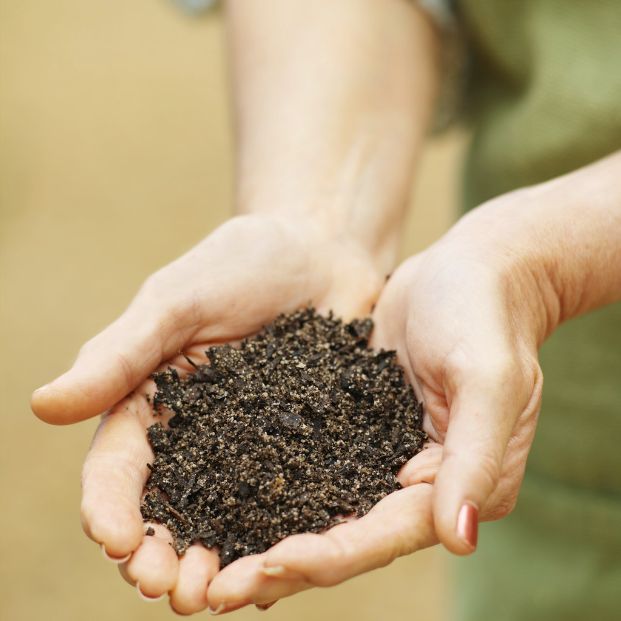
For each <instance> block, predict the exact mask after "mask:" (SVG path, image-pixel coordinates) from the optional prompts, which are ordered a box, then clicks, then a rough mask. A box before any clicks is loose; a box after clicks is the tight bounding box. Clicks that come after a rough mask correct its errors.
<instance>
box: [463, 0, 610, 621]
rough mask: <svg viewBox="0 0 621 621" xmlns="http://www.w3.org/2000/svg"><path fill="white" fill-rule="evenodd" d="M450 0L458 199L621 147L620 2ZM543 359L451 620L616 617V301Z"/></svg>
mask: <svg viewBox="0 0 621 621" xmlns="http://www.w3.org/2000/svg"><path fill="white" fill-rule="evenodd" d="M458 4H459V8H460V17H461V20H462V23H463V25H464V28H465V31H466V33H467V35H468V38H469V41H470V47H471V50H472V52H473V62H472V71H473V76H472V81H471V85H470V89H469V93H468V100H467V102H468V113H469V116H470V118H471V119H472V121H473V123H474V128H475V137H474V141H473V145H472V148H471V151H470V154H469V158H468V162H467V165H466V175H465V204H466V206H467V207H468V208H470V207H473V206H475V205H477V204H479V203H481V202H483V201H484V200H486V199H488V198H491V197H493V196H496V195H498V194H502V193H504V192H507V191H509V190H512V189H515V188H518V187H522V186H525V185H531V184H535V183H539V182H542V181H545V180H547V179H550V178H552V177H556V176H558V175H561V174H563V173H566V172H569V171H571V170H575V169H576V168H579V167H581V166H584V165H585V164H588V163H590V162H593V161H595V160H597V159H599V158H602V157H604V156H605V155H607V154H609V153H612V152H614V151H617V150H619V149H621V0H461V2H459V3H458ZM619 183H621V179H620V180H619ZM619 208H620V209H621V205H620V206H619ZM619 243H621V231H619ZM617 269H619V266H617ZM541 360H542V366H543V371H544V393H543V405H542V410H541V417H540V422H539V426H538V431H537V435H536V439H535V443H534V445H533V449H532V452H531V456H530V458H529V464H528V468H527V476H526V479H525V482H524V485H523V489H522V493H521V495H520V500H519V502H518V507H517V509H516V511H515V512H514V514H513V515H511V516H510V517H509V518H507V519H505V520H503V521H501V522H498V523H495V524H491V525H484V526H483V527H482V531H481V545H480V549H479V551H478V552H477V554H476V555H475V556H474V557H473V558H472V559H467V560H463V561H461V562H460V567H461V572H460V580H459V585H460V587H459V592H460V599H459V605H458V612H457V617H458V618H460V619H469V620H470V619H471V620H475V619H476V620H477V621H486V620H487V619H490V620H493V621H499V620H505V619H506V620H518V619H519V620H525V621H538V620H542V621H543V620H544V619H545V621H555V620H557V619H558V620H561V619H562V620H563V621H571V620H573V619H575V620H580V621H583V620H586V619H597V621H607V620H608V619H610V620H612V619H615V620H618V619H621V304H615V305H612V306H609V307H606V308H604V309H601V310H599V311H597V312H595V313H592V314H590V315H588V316H585V317H582V318H579V319H576V320H573V321H571V322H569V323H568V324H566V325H564V326H561V328H560V329H559V330H558V331H557V332H556V333H555V334H554V335H553V336H552V338H551V339H550V340H549V341H548V342H547V343H546V344H545V345H544V347H543V349H542V352H541Z"/></svg>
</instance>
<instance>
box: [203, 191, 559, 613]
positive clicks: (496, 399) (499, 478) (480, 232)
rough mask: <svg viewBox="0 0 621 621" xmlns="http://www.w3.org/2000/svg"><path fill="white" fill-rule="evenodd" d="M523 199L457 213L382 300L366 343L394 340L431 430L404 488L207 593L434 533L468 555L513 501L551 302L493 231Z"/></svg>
mask: <svg viewBox="0 0 621 621" xmlns="http://www.w3.org/2000/svg"><path fill="white" fill-rule="evenodd" d="M525 200H529V199H527V198H526V197H525V195H524V193H514V194H511V195H507V196H505V197H503V198H502V199H498V200H497V201H495V202H494V203H490V204H488V205H486V206H484V207H482V208H480V209H479V210H477V211H476V212H475V213H473V214H472V215H471V216H468V217H467V218H464V219H463V221H462V222H461V223H460V224H458V225H457V226H456V227H454V229H453V230H452V231H451V232H449V233H448V234H447V235H446V236H445V237H444V238H443V239H442V240H441V241H440V242H438V243H437V244H435V245H434V246H432V247H430V248H429V249H427V250H426V251H425V252H423V253H421V254H419V255H416V256H414V257H412V258H411V259H409V260H408V261H406V262H405V263H404V264H403V265H402V266H401V267H400V268H399V269H398V270H397V271H396V272H395V273H394V274H393V276H392V277H391V278H390V280H389V281H388V283H387V285H386V286H385V288H384V290H383V292H382V294H381V296H380V298H379V301H378V303H377V306H376V309H375V311H374V320H375V331H374V334H373V337H372V343H371V344H372V345H373V346H374V347H384V348H386V349H395V350H397V353H398V358H399V360H400V362H401V364H402V365H403V366H404V367H405V369H406V372H407V374H408V376H409V379H410V381H411V382H412V383H413V385H414V386H415V389H416V392H417V394H418V396H419V397H422V399H423V401H424V404H425V418H424V424H425V429H426V431H427V432H428V433H429V435H430V437H431V439H432V442H430V444H429V446H428V447H427V448H426V450H424V451H423V452H422V453H420V454H419V455H417V456H415V457H414V458H413V459H411V460H410V461H409V462H408V463H407V464H406V465H405V466H404V467H403V468H402V470H401V472H400V473H399V476H398V478H399V481H400V482H401V484H402V485H403V486H404V489H402V490H399V491H398V492H395V493H393V494H390V495H389V496H387V497H386V498H385V499H383V500H382V501H381V502H380V503H378V504H377V505H376V506H375V507H374V508H373V509H372V511H370V512H369V513H368V514H367V515H366V516H364V517H363V518H361V519H359V520H353V521H350V522H348V523H346V524H341V525H339V526H336V527H334V528H332V529H330V530H328V531H327V532H326V533H324V534H321V535H317V534H302V535H295V536H292V537H288V538H287V539H285V540H283V541H282V542H280V543H278V544H277V545H275V546H274V547H273V548H271V549H270V550H268V551H267V552H266V553H265V554H262V555H257V556H250V557H246V558H242V559H240V560H239V561H236V562H235V563H233V564H231V565H230V566H228V567H226V568H225V569H224V570H223V571H222V572H221V573H220V574H218V576H216V578H215V579H214V581H213V582H212V584H211V586H210V589H209V595H210V600H211V601H212V602H213V604H214V605H220V604H222V605H223V606H224V610H226V611H228V610H232V609H235V608H236V607H237V606H238V605H240V604H241V603H242V602H244V601H255V602H269V601H272V600H275V599H278V598H281V597H284V596H286V595H290V594H292V593H294V592H296V591H299V590H301V589H305V588H308V587H310V586H330V585H334V584H337V583H339V582H342V581H343V580H345V579H347V578H349V577H352V576H354V575H356V574H358V573H361V572H363V571H368V570H371V569H374V568H376V567H379V566H382V565H386V564H388V563H390V562H391V561H392V560H394V559H395V558H396V557H398V556H401V555H405V554H409V553H411V552H414V551H415V550H418V549H421V548H423V547H426V546H429V545H432V544H434V543H436V542H437V540H438V539H440V540H441V541H442V542H443V543H444V545H445V546H446V547H447V548H448V549H449V550H451V551H453V552H455V553H457V554H468V553H470V552H472V551H473V550H474V549H475V547H476V539H477V526H478V520H479V519H483V520H491V519H497V518H501V517H503V516H505V515H507V514H508V513H509V512H510V511H511V509H512V508H513V506H514V504H515V501H516V498H517V495H518V491H519V488H520V483H521V480H522V477H523V474H524V468H525V464H526V458H527V455H528V450H529V448H530V445H531V442H532V440H533V436H534V433H535V426H536V420H537V415H538V412H539V406H540V400H541V389H542V373H541V369H540V367H539V364H538V361H537V349H538V345H539V343H540V342H541V341H542V340H543V338H544V336H545V335H546V334H547V332H548V331H549V330H550V329H551V327H552V326H551V325H549V322H550V321H551V319H550V318H551V317H552V315H553V312H552V311H550V312H548V309H552V308H554V302H555V299H556V298H555V295H554V294H553V293H552V292H551V290H550V289H549V288H547V287H546V286H545V282H546V277H545V274H543V273H540V271H539V269H538V266H537V262H536V261H535V260H532V261H531V260H530V259H531V258H532V257H529V256H528V253H521V252H516V250H517V249H518V248H519V241H520V240H519V239H517V238H516V237H504V236H503V235H501V234H498V235H497V236H490V231H491V230H493V229H494V221H497V220H498V219H502V220H506V219H507V218H511V215H510V214H513V213H515V210H521V209H522V208H523V207H524V205H523V203H524V201H525ZM512 232H513V233H514V231H512ZM431 484H433V486H432V485H431ZM464 505H466V507H467V508H466V509H463V507H464ZM462 511H463V513H462ZM266 573H267V574H268V576H267V578H266V576H265V574H266Z"/></svg>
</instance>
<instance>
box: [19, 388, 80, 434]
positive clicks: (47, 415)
mask: <svg viewBox="0 0 621 621" xmlns="http://www.w3.org/2000/svg"><path fill="white" fill-rule="evenodd" d="M61 401H62V400H61V399H59V395H58V392H57V391H56V390H55V388H54V384H53V383H50V384H46V385H45V386H41V387H40V388H37V389H36V390H35V391H34V392H33V393H32V395H31V397H30V409H31V410H32V412H33V414H34V415H35V416H36V417H37V418H39V419H40V420H42V421H43V422H44V423H48V424H50V425H63V424H66V423H69V422H73V421H71V420H66V418H65V416H64V412H63V410H62V409H61V408H60V407H59V405H60V402H61Z"/></svg>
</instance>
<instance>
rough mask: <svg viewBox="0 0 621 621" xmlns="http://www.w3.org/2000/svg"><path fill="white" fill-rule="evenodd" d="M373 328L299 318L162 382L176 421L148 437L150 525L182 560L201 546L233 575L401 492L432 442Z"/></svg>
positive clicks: (157, 400)
mask: <svg viewBox="0 0 621 621" xmlns="http://www.w3.org/2000/svg"><path fill="white" fill-rule="evenodd" d="M372 329H373V323H372V321H371V320H370V319H364V320H354V321H352V322H351V323H348V324H345V323H343V322H342V321H340V320H338V319H335V318H334V317H333V316H332V315H330V316H329V317H323V316H320V315H318V314H317V313H316V312H315V311H314V310H313V309H310V308H308V309H303V310H300V311H297V312H295V313H292V314H290V315H283V316H280V317H278V318H277V319H276V320H275V321H274V322H273V323H272V324H270V325H269V326H267V327H266V328H264V329H263V330H262V331H261V332H260V333H258V334H256V335H255V336H252V337H250V338H247V339H245V340H244V341H242V342H241V344H240V346H239V347H231V346H229V345H219V346H215V347H211V348H209V350H208V351H207V352H206V354H207V357H208V360H209V364H208V365H201V366H199V367H196V372H195V373H193V374H192V375H189V376H187V377H185V378H183V379H181V378H180V377H179V375H178V374H177V371H175V370H174V369H172V368H170V369H168V370H167V371H164V372H162V373H157V374H155V375H154V379H155V383H156V386H157V391H156V393H155V396H154V399H153V402H154V406H155V409H156V412H157V411H159V410H160V408H162V406H163V407H165V408H167V409H169V410H171V411H172V412H174V416H173V417H172V418H171V419H170V421H169V423H168V428H166V427H164V426H162V424H160V423H156V424H154V425H152V426H151V427H149V429H148V437H149V441H150V443H151V446H152V447H153V451H154V453H155V458H154V461H153V463H152V464H150V465H149V468H150V470H151V474H150V477H149V480H148V481H147V485H146V494H145V497H144V500H143V503H142V514H143V516H144V519H145V520H154V521H156V522H161V523H163V524H165V525H166V526H167V527H168V528H169V530H170V531H171V532H172V534H173V536H174V540H175V544H174V545H175V549H176V550H177V552H178V553H179V554H182V553H183V552H184V551H185V550H186V549H187V547H188V546H189V545H190V544H192V543H193V542H197V541H200V542H202V543H203V544H204V545H205V546H207V547H214V546H216V547H218V548H219V550H220V558H221V564H222V565H227V564H228V563H230V562H232V561H234V560H235V559H237V558H239V557H241V556H245V555H247V554H254V553H258V552H263V551H265V550H267V549H268V548H269V547H270V546H272V545H274V544H275V543H277V542H278V541H280V540H281V539H283V538H284V537H286V536H288V535H291V534H295V533H302V532H307V531H311V532H320V531H322V530H324V529H326V528H328V527H330V526H332V525H334V524H337V523H339V522H340V521H342V519H343V516H350V515H356V516H362V515H364V514H365V513H367V512H368V511H369V510H370V509H371V507H373V505H374V504H376V503H377V502H378V501H379V500H380V499H381V498H383V497H384V496H386V495H387V494H389V493H390V492H392V491H394V490H396V489H399V487H400V485H399V483H398V482H397V480H396V478H395V474H396V473H397V471H398V470H399V468H400V467H401V466H402V465H403V464H404V463H405V462H406V461H407V460H408V459H410V458H411V457H412V456H413V455H415V454H416V453H418V452H419V451H420V450H421V448H422V445H423V442H424V441H425V440H426V436H425V434H424V432H423V431H422V430H421V419H422V407H421V405H420V404H419V403H418V402H417V400H416V398H415V396H414V393H413V391H412V389H411V387H410V386H409V385H408V384H407V382H406V381H405V378H404V374H403V370H402V369H401V367H400V366H399V365H398V364H397V362H396V357H395V353H394V352H392V351H373V350H371V349H369V347H368V338H369V336H370V333H371V330H372Z"/></svg>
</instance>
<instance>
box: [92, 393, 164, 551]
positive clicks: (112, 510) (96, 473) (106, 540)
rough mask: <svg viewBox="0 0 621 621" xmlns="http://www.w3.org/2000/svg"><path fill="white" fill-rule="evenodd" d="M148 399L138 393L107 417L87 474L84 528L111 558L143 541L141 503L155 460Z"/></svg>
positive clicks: (95, 443)
mask: <svg viewBox="0 0 621 621" xmlns="http://www.w3.org/2000/svg"><path fill="white" fill-rule="evenodd" d="M148 416H151V413H150V409H149V406H148V404H147V403H146V401H145V399H144V397H141V396H139V395H134V396H133V397H131V398H129V399H126V400H125V401H123V402H121V403H120V404H119V405H118V406H117V407H116V408H115V409H114V410H113V412H111V413H110V414H107V415H105V416H104V417H103V419H102V422H101V424H100V425H99V428H98V429H97V432H96V434H95V438H94V440H93V444H92V446H91V448H90V451H89V453H88V455H87V457H86V460H85V462H84V467H83V470H82V505H81V517H82V525H83V527H84V531H85V532H86V534H87V535H88V536H89V537H90V538H91V539H93V540H94V541H96V542H97V543H100V544H103V546H104V548H105V550H106V552H107V554H108V555H109V556H111V557H114V558H122V557H124V556H126V555H127V554H129V553H130V552H133V551H134V550H135V549H136V548H137V547H138V546H139V545H140V542H141V541H142V536H143V532H144V526H143V521H142V515H141V513H140V499H141V496H142V490H143V488H144V484H145V481H146V479H147V474H148V469H147V463H148V462H149V461H151V460H152V459H153V453H152V451H151V447H150V446H149V443H148V440H147V436H146V433H145V422H144V417H148Z"/></svg>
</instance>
